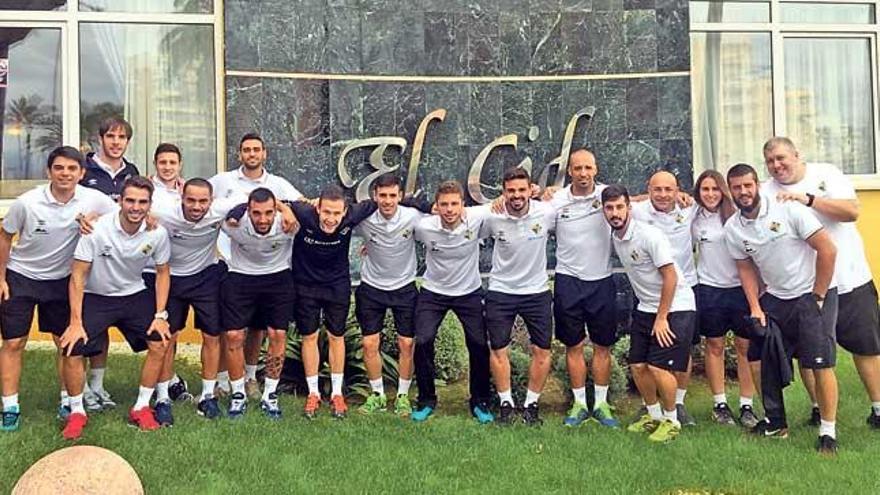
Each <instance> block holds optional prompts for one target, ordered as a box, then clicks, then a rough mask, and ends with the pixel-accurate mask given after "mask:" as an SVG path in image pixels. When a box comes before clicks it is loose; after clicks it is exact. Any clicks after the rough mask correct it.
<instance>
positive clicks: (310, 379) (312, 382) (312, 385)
mask: <svg viewBox="0 0 880 495" xmlns="http://www.w3.org/2000/svg"><path fill="white" fill-rule="evenodd" d="M306 384H307V385H308V386H309V395H319V394H320V392H318V375H314V376H307V377H306Z"/></svg>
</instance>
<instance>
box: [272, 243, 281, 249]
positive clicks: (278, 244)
mask: <svg viewBox="0 0 880 495" xmlns="http://www.w3.org/2000/svg"><path fill="white" fill-rule="evenodd" d="M280 247H281V243H280V242H278V241H272V251H277V250H278V248H280Z"/></svg>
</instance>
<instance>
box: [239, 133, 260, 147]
mask: <svg viewBox="0 0 880 495" xmlns="http://www.w3.org/2000/svg"><path fill="white" fill-rule="evenodd" d="M251 139H256V140H257V141H259V142H260V144H261V145H263V148H265V147H266V143H265V142H263V137H262V136H260V135H259V134H257V133H256V132H249V133H247V134H245V135H244V136H242V137H241V140H240V141H239V142H238V149H241V145H243V144H244V142H245V141H250V140H251Z"/></svg>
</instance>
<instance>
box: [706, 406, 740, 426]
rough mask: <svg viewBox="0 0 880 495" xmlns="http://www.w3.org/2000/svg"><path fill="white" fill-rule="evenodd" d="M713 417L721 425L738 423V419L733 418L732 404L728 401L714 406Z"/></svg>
mask: <svg viewBox="0 0 880 495" xmlns="http://www.w3.org/2000/svg"><path fill="white" fill-rule="evenodd" d="M712 419H714V420H715V422H716V423H718V424H719V425H735V424H736V420H735V419H733V412H731V411H730V406H728V405H727V403H726V402H722V403H721V404H715V407H713V408H712Z"/></svg>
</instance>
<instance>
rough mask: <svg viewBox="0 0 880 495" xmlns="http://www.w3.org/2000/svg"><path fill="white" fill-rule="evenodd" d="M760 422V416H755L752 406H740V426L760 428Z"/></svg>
mask: <svg viewBox="0 0 880 495" xmlns="http://www.w3.org/2000/svg"><path fill="white" fill-rule="evenodd" d="M759 421H761V420H760V419H758V416H757V415H756V414H755V411H754V410H753V409H752V406H740V408H739V424H741V425H743V427H745V428H749V429H751V428H754V427H756V426H758V422H759Z"/></svg>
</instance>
